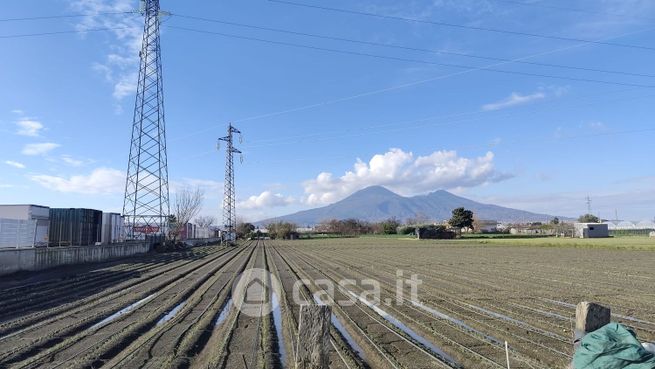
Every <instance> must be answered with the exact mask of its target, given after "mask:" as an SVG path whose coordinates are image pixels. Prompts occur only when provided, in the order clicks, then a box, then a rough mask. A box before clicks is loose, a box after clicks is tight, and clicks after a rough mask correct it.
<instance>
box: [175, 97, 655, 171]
mask: <svg viewBox="0 0 655 369" xmlns="http://www.w3.org/2000/svg"><path fill="white" fill-rule="evenodd" d="M633 90H636V89H635V88H631V89H623V90H619V91H617V92H627V91H633ZM596 95H599V96H604V95H606V93H602V94H595V95H594V96H589V97H590V98H593V97H596ZM653 96H654V95H652V94H648V95H640V96H638V97H636V98H634V97H631V98H627V99H626V98H618V99H616V98H614V99H609V100H606V99H585V100H586V101H585V102H583V103H576V104H568V105H565V106H564V107H559V108H557V111H561V110H569V109H573V108H578V107H585V106H594V105H597V104H609V103H612V104H613V103H616V102H619V101H624V100H635V99H649V98H652V97H653ZM579 99H580V98H577V99H575V100H579ZM553 101H554V100H553ZM541 107H542V106H541V105H540V106H537V107H534V108H532V109H530V110H529V111H528V112H527V114H530V113H535V114H538V113H539V111H540V109H541ZM548 112H553V110H550V109H549V110H548ZM483 113H487V112H486V111H484V110H481V109H477V110H474V111H464V112H458V113H452V114H447V115H436V116H428V117H423V118H416V119H410V120H401V121H395V122H388V123H383V124H369V125H368V126H366V127H362V128H358V129H356V130H353V132H347V131H346V133H344V132H342V131H339V130H336V131H332V132H323V133H319V134H305V135H296V136H289V137H285V138H281V139H271V140H259V141H253V142H252V143H255V145H247V146H245V149H247V150H251V149H258V148H262V147H271V146H280V145H289V144H293V143H301V142H303V141H305V140H306V139H311V138H316V139H315V140H313V141H312V142H314V143H316V142H325V141H330V140H336V139H343V138H355V137H370V136H371V135H377V134H389V133H391V132H406V131H407V130H408V129H409V130H411V129H419V128H427V127H444V126H452V125H463V124H466V125H468V124H472V123H475V122H479V121H481V120H483V119H486V116H481V115H480V114H483ZM518 114H519V112H517V111H515V110H511V111H505V112H503V113H502V114H501V115H500V116H499V117H500V118H503V119H505V118H511V117H513V116H516V115H518ZM521 114H525V112H522V113H521ZM473 115H478V116H477V117H468V118H463V117H465V116H473ZM450 118H453V119H450ZM460 118H463V119H460ZM442 119H444V120H442ZM433 120H436V121H433ZM431 121H432V122H431ZM651 131H655V128H647V129H644V130H642V129H635V130H628V131H614V132H598V133H592V134H587V135H585V136H584V137H596V136H607V135H608V134H616V135H619V134H624V133H638V132H644V133H645V132H651ZM338 132H341V134H335V135H329V136H327V135H326V134H328V133H338ZM317 136H318V137H317ZM577 137H582V136H559V137H556V138H554V139H557V140H560V139H569V138H577ZM543 140H545V139H544V138H543V137H539V138H537V139H535V141H538V142H540V141H543ZM528 141H529V140H528ZM509 142H510V141H505V142H504V143H505V144H506V143H509ZM517 142H518V143H522V142H526V139H525V138H522V139H521V140H520V141H517ZM458 148H459V149H461V148H467V149H468V148H479V146H465V147H458ZM212 152H213V151H207V152H203V153H201V154H197V155H193V156H189V157H185V158H184V160H191V159H197V158H200V157H204V156H206V155H209V154H211V153H212Z"/></svg>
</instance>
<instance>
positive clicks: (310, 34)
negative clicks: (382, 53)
mask: <svg viewBox="0 0 655 369" xmlns="http://www.w3.org/2000/svg"><path fill="white" fill-rule="evenodd" d="M172 15H173V16H175V17H178V18H185V19H192V20H199V21H203V22H211V23H219V24H225V25H230V26H237V27H243V28H251V29H257V30H263V31H271V32H278V33H286V34H291V35H297V36H306V37H313V38H320V39H325V40H332V41H343V42H350V43H356V44H362V45H370V46H380V47H388V48H394V49H401V50H409V51H419V52H426V53H432V54H442V55H453V56H462V57H466V58H475V59H484V60H491V61H502V62H510V63H517V64H526V65H536V66H541V67H551V68H562V69H572V70H580V71H587V72H599V73H610V74H621V75H627V76H636V77H649V78H655V75H653V74H643V73H634V72H625V71H619V70H608V69H597V68H588V67H576V66H570V65H561V64H550V63H539V62H530V61H521V60H512V59H505V58H497V57H492V56H482V55H474V54H467V53H461V52H453V51H445V50H433V49H425V48H419V47H412V46H405V45H398V44H389V43H382V42H372V41H363V40H355V39H351V38H344V37H337V36H327V35H319V34H314V33H308V32H300V31H291V30H285V29H280V28H271V27H264V26H257V25H252V24H245V23H237V22H230V21H224V20H220V19H212V18H205V17H198V16H190V15H182V14H172Z"/></svg>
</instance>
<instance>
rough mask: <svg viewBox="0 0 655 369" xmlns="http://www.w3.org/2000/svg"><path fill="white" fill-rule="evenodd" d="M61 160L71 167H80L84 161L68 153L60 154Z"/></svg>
mask: <svg viewBox="0 0 655 369" xmlns="http://www.w3.org/2000/svg"><path fill="white" fill-rule="evenodd" d="M61 161H63V162H64V163H66V164H68V165H70V166H72V167H80V166H82V165H83V164H84V163H85V161H84V160H79V159H75V158H73V157H72V156H70V155H62V156H61Z"/></svg>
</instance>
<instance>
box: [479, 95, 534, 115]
mask: <svg viewBox="0 0 655 369" xmlns="http://www.w3.org/2000/svg"><path fill="white" fill-rule="evenodd" d="M545 98H546V94H545V93H544V92H542V91H539V92H535V93H533V94H530V95H521V94H519V93H516V92H512V94H511V95H509V96H508V97H507V98H505V99H503V100H500V101H497V102H493V103H489V104H485V105H482V110H484V111H491V110H500V109H506V108H511V107H513V106H517V105H524V104H529V103H531V102H533V101H537V100H542V99H545Z"/></svg>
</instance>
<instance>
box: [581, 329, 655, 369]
mask: <svg viewBox="0 0 655 369" xmlns="http://www.w3.org/2000/svg"><path fill="white" fill-rule="evenodd" d="M573 368H575V369H655V354H652V353H650V352H648V351H646V350H645V349H644V348H643V347H642V346H641V343H640V342H639V341H637V336H636V334H635V333H634V332H633V331H632V330H630V329H628V328H626V327H624V326H622V325H621V324H618V323H609V324H607V325H605V326H603V327H601V328H599V329H597V330H595V331H593V332H591V333H588V334H587V335H585V336H584V337H583V338H582V341H581V342H580V347H578V349H577V350H576V351H575V354H573Z"/></svg>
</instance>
